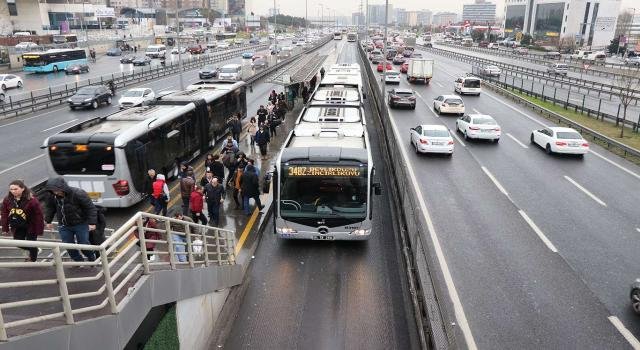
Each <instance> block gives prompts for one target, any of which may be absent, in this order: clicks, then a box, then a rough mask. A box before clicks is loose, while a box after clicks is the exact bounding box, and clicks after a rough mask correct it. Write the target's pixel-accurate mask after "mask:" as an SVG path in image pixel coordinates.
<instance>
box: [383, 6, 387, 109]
mask: <svg viewBox="0 0 640 350" xmlns="http://www.w3.org/2000/svg"><path fill="white" fill-rule="evenodd" d="M388 21H389V0H385V3H384V38H383V39H382V54H383V55H384V59H383V60H382V99H383V101H385V100H386V98H387V97H386V93H387V91H386V86H385V85H386V78H387V56H386V55H387V23H388Z"/></svg>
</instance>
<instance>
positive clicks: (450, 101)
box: [433, 95, 464, 115]
mask: <svg viewBox="0 0 640 350" xmlns="http://www.w3.org/2000/svg"><path fill="white" fill-rule="evenodd" d="M433 109H434V110H435V111H437V112H438V114H442V113H454V114H459V115H463V114H464V102H463V101H462V98H460V97H459V96H456V95H440V96H438V97H436V99H435V100H433Z"/></svg>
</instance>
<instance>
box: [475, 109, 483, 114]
mask: <svg viewBox="0 0 640 350" xmlns="http://www.w3.org/2000/svg"><path fill="white" fill-rule="evenodd" d="M473 111H474V112H476V114H482V113H480V111H479V110H477V109H475V108H474V109H473Z"/></svg>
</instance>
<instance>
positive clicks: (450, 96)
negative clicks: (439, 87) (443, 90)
mask: <svg viewBox="0 0 640 350" xmlns="http://www.w3.org/2000/svg"><path fill="white" fill-rule="evenodd" d="M441 96H442V97H444V98H455V99H458V100H462V97H460V96H458V95H441Z"/></svg>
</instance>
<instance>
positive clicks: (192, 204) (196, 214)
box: [189, 186, 207, 225]
mask: <svg viewBox="0 0 640 350" xmlns="http://www.w3.org/2000/svg"><path fill="white" fill-rule="evenodd" d="M203 207H204V190H203V188H202V187H201V186H195V187H194V189H193V192H191V198H190V199H189V209H190V210H191V218H192V219H193V222H195V223H198V221H200V222H201V223H202V224H203V225H206V224H207V216H206V215H203V214H202V208H203Z"/></svg>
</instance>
